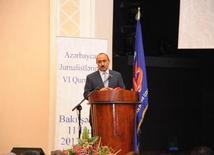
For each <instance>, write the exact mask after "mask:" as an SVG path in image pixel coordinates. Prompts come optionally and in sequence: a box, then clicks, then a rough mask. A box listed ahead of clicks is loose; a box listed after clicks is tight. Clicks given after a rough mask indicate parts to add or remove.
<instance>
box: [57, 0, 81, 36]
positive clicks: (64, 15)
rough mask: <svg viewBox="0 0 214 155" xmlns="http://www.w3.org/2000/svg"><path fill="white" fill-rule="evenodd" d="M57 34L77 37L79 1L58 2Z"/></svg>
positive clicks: (61, 0) (62, 0)
mask: <svg viewBox="0 0 214 155" xmlns="http://www.w3.org/2000/svg"><path fill="white" fill-rule="evenodd" d="M58 2H59V3H58V4H59V6H58V8H59V11H58V18H59V19H58V21H59V22H58V31H57V32H58V34H57V35H59V36H72V37H79V34H80V0H59V1H58Z"/></svg>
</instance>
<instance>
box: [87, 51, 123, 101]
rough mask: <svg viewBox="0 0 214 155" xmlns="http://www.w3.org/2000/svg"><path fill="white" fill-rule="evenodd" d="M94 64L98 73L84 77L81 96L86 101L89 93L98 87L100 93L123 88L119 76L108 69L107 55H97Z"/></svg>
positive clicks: (121, 79) (108, 60)
mask: <svg viewBox="0 0 214 155" xmlns="http://www.w3.org/2000/svg"><path fill="white" fill-rule="evenodd" d="M96 63H97V67H98V71H95V72H93V73H91V74H89V75H88V76H87V77H86V83H85V88H84V94H83V96H84V97H85V98H86V99H88V95H89V94H90V92H91V91H93V90H95V89H97V88H98V87H99V88H98V89H99V90H100V91H102V90H106V89H114V88H117V87H120V88H125V85H124V82H123V78H122V76H121V74H120V73H119V72H117V71H114V70H110V69H109V63H110V59H109V57H108V55H107V54H105V53H99V54H98V55H97V57H96Z"/></svg>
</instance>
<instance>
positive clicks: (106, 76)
mask: <svg viewBox="0 0 214 155" xmlns="http://www.w3.org/2000/svg"><path fill="white" fill-rule="evenodd" d="M107 79H108V73H106V72H103V82H104V87H108V80H107Z"/></svg>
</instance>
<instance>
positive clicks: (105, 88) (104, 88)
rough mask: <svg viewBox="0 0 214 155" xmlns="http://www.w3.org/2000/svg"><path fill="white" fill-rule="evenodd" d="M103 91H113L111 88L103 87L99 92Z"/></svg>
mask: <svg viewBox="0 0 214 155" xmlns="http://www.w3.org/2000/svg"><path fill="white" fill-rule="evenodd" d="M104 90H113V88H110V87H103V88H101V89H100V91H104Z"/></svg>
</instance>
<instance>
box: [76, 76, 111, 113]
mask: <svg viewBox="0 0 214 155" xmlns="http://www.w3.org/2000/svg"><path fill="white" fill-rule="evenodd" d="M112 77H113V75H111V74H109V75H108V78H107V79H105V81H103V83H102V84H101V85H98V86H97V87H96V88H94V89H93V90H92V91H91V92H90V93H89V94H88V95H87V97H86V98H83V99H82V101H80V103H78V104H77V105H76V106H75V107H74V108H73V109H72V111H74V110H75V109H76V108H77V107H78V106H80V105H81V104H82V102H83V101H85V100H86V99H87V98H89V97H90V96H91V95H92V94H93V93H94V92H95V91H96V90H99V89H101V88H103V85H104V84H105V83H106V82H107V81H108V80H109V79H111V78H112Z"/></svg>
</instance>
